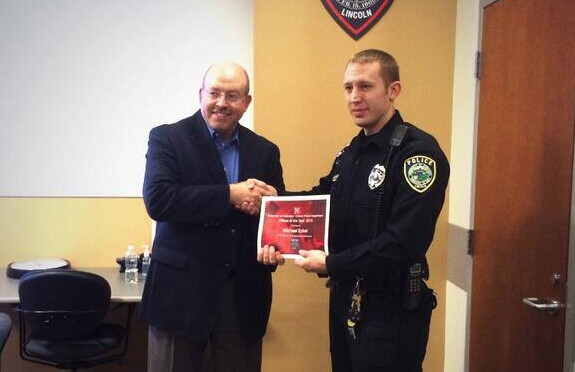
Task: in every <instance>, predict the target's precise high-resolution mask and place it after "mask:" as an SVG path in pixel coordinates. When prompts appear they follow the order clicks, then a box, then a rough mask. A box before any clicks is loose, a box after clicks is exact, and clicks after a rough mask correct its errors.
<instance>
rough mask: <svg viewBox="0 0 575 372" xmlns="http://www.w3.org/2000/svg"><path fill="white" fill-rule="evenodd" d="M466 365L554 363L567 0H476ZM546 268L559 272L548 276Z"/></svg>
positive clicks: (568, 101) (566, 137)
mask: <svg viewBox="0 0 575 372" xmlns="http://www.w3.org/2000/svg"><path fill="white" fill-rule="evenodd" d="M483 21H484V23H483V35H482V38H483V39H482V77H481V81H480V95H479V124H478V140H477V141H478V142H477V165H476V197H475V222H474V225H475V232H476V233H475V246H474V257H473V283H472V293H471V331H470V332H471V333H470V350H469V366H470V372H491V371H493V372H505V371H522V372H561V371H563V343H564V341H563V340H564V325H565V312H564V310H560V311H558V312H557V313H555V314H554V315H551V314H550V312H548V311H540V310H537V309H535V308H533V307H530V306H528V305H527V304H525V303H523V299H524V298H533V297H536V298H539V299H541V300H542V301H549V300H556V301H559V302H561V303H565V296H566V284H565V283H566V282H565V280H566V277H567V258H568V245H569V216H570V203H571V192H572V190H571V182H572V169H573V133H574V120H575V1H574V0H545V1H541V0H500V1H497V2H495V3H493V4H491V5H489V6H488V7H486V8H485V9H484V18H483ZM555 274H557V275H558V276H559V280H552V278H553V276H554V275H555Z"/></svg>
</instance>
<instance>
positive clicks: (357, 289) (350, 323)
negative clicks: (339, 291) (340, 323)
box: [346, 277, 363, 340]
mask: <svg viewBox="0 0 575 372" xmlns="http://www.w3.org/2000/svg"><path fill="white" fill-rule="evenodd" d="M362 280H363V279H362V278H360V277H358V278H356V280H355V285H354V287H353V291H352V293H351V303H350V305H349V313H348V316H347V322H346V323H347V324H346V325H347V331H348V333H349V335H350V336H351V337H352V338H353V339H354V340H355V339H356V338H357V336H356V334H355V326H356V325H357V323H359V321H360V320H361V299H362V295H363V294H362V291H361V282H362Z"/></svg>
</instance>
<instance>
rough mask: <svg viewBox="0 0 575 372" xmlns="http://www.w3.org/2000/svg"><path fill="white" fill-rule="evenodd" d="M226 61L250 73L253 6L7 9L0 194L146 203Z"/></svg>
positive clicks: (0, 27)
mask: <svg viewBox="0 0 575 372" xmlns="http://www.w3.org/2000/svg"><path fill="white" fill-rule="evenodd" d="M222 60H233V61H236V62H238V63H240V64H241V65H243V66H244V67H246V69H247V70H248V73H249V74H250V76H252V71H253V0H233V1H231V0H209V1H207V0H203V1H200V0H187V1H186V0H97V1H94V0H0V197H34V196H45V197H139V196H141V194H142V190H141V189H142V182H143V175H144V166H145V153H146V149H147V138H148V132H149V130H150V129H151V128H152V127H154V126H157V125H159V124H163V123H172V122H175V121H178V120H180V119H182V118H184V117H187V116H190V115H191V114H193V113H194V112H195V111H196V110H197V109H198V108H199V101H198V99H199V98H198V90H199V88H200V85H201V80H202V76H203V73H204V71H205V70H206V69H207V68H208V67H209V66H210V65H211V64H212V63H214V62H218V61H222ZM252 112H253V111H252V110H251V108H250V110H248V112H247V113H246V114H245V115H244V117H243V118H242V121H241V122H242V124H244V125H246V126H247V127H250V128H251V127H253V126H252V120H253V114H252Z"/></svg>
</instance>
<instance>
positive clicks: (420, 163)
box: [403, 155, 437, 193]
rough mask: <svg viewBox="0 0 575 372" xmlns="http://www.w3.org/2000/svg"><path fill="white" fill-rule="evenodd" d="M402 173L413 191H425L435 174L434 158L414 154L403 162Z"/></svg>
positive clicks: (433, 179)
mask: <svg viewBox="0 0 575 372" xmlns="http://www.w3.org/2000/svg"><path fill="white" fill-rule="evenodd" d="M403 174H404V175H405V180H406V181H407V184H408V185H409V186H410V187H411V188H412V189H413V190H415V191H417V192H419V193H424V192H425V191H427V190H428V189H429V188H430V187H431V185H433V181H435V178H436V175H437V168H436V166H435V160H433V159H431V158H430V157H427V156H423V155H415V156H412V157H410V158H408V159H406V160H405V161H404V162H403Z"/></svg>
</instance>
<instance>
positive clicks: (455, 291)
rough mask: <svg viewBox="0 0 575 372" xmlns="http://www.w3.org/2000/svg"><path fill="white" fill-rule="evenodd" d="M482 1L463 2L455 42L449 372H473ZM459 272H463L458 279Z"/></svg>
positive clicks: (448, 284)
mask: <svg viewBox="0 0 575 372" xmlns="http://www.w3.org/2000/svg"><path fill="white" fill-rule="evenodd" d="M480 9H481V6H480V0H458V2H457V24H456V38H455V64H454V85H453V114H452V132H451V133H452V137H451V156H450V162H451V176H450V179H449V183H450V186H449V223H450V239H449V240H450V242H449V250H448V277H447V282H446V302H447V304H446V319H445V368H444V372H464V371H467V370H468V363H469V362H468V354H469V318H470V317H469V309H470V299H471V271H472V259H471V256H469V255H468V254H467V252H466V248H467V247H466V246H467V236H465V237H462V236H461V234H462V233H465V232H466V231H467V230H470V229H473V213H474V212H473V203H474V197H475V195H474V184H475V179H474V174H475V169H474V165H475V146H476V144H475V138H476V106H477V104H476V102H477V97H478V88H477V87H478V83H477V79H476V78H475V63H476V62H475V59H476V52H477V51H478V50H479V30H480V14H481V13H480ZM453 273H457V274H456V275H453Z"/></svg>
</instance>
